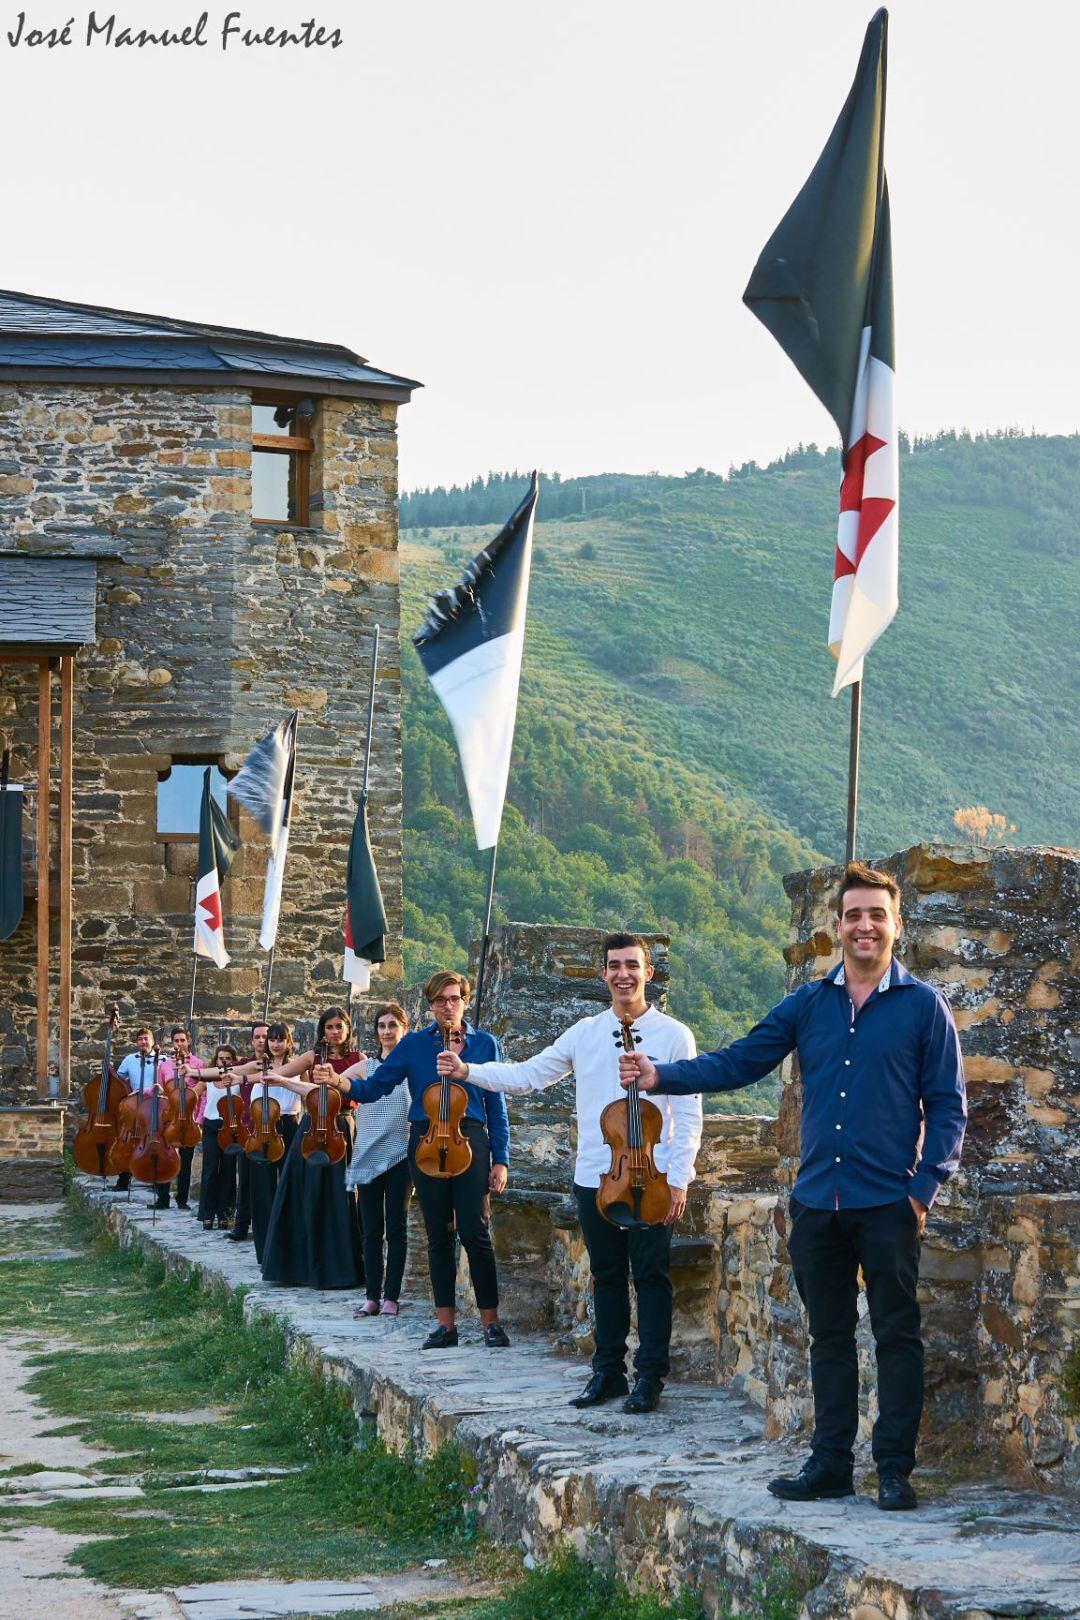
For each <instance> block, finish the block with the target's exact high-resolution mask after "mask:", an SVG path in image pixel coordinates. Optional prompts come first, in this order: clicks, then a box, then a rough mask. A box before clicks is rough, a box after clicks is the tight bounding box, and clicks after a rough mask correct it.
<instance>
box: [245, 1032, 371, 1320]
mask: <svg viewBox="0 0 1080 1620" xmlns="http://www.w3.org/2000/svg"><path fill="white" fill-rule="evenodd" d="M323 1041H325V1042H326V1047H327V1062H328V1063H329V1064H330V1065H331V1067H332V1068H333V1069H334V1071H335V1073H338V1074H340V1073H341V1072H342V1071H343V1070H344V1069H348V1068H350V1067H351V1065H352V1064H354V1063H358V1062H359V1061H360V1057H361V1055H362V1054H361V1053H359V1052H357V1051H354V1050H353V1047H352V1025H351V1023H350V1021H349V1015H348V1013H346V1012H345V1011H344V1010H343V1009H342V1008H341V1007H328V1008H327V1009H326V1011H325V1012H324V1013H323V1014H322V1016H321V1018H320V1019H319V1025H318V1030H317V1032H316V1036H315V1048H314V1050H312V1051H310V1052H304V1053H302V1054H301V1055H300V1056H299V1057H295V1058H291V1059H290V1060H289V1061H288V1062H287V1063H283V1064H282V1065H281V1066H280V1068H275V1070H274V1071H273V1079H274V1081H275V1083H277V1084H282V1083H284V1084H285V1085H286V1086H287V1087H288V1089H290V1090H295V1091H296V1092H298V1093H299V1094H300V1095H302V1096H306V1095H307V1093H308V1092H310V1091H313V1090H315V1089H316V1088H315V1086H314V1085H313V1084H312V1082H311V1080H310V1079H309V1078H308V1076H309V1075H310V1073H311V1071H312V1069H313V1068H314V1066H315V1064H316V1062H317V1061H318V1054H319V1048H320V1047H321V1044H322V1042H323ZM338 1124H339V1125H340V1127H341V1131H342V1134H343V1135H344V1137H345V1145H346V1156H345V1158H343V1159H339V1160H338V1162H337V1163H336V1164H331V1163H330V1162H329V1160H328V1159H327V1158H326V1157H325V1155H324V1154H322V1153H314V1154H312V1156H311V1157H310V1158H309V1159H305V1158H304V1156H303V1153H302V1152H301V1143H302V1142H303V1139H304V1137H305V1135H306V1134H307V1132H308V1130H309V1129H310V1127H311V1121H310V1120H309V1119H308V1118H307V1116H306V1114H305V1115H304V1116H303V1117H302V1119H301V1124H300V1129H299V1130H298V1131H297V1133H296V1135H295V1137H294V1138H293V1143H292V1146H291V1148H290V1149H289V1152H288V1154H287V1155H286V1157H285V1159H284V1161H283V1168H282V1172H281V1178H280V1180H279V1181H278V1186H277V1192H276V1194H275V1195H274V1203H273V1207H272V1209H271V1211H270V1219H269V1221H268V1223H267V1228H266V1238H265V1241H264V1243H263V1253H262V1274H263V1276H264V1278H265V1279H266V1281H267V1282H273V1283H281V1284H282V1285H284V1286H286V1287H290V1288H357V1287H359V1286H360V1284H361V1283H362V1282H363V1280H364V1270H363V1258H362V1252H361V1244H360V1229H359V1220H358V1217H357V1213H356V1207H357V1206H356V1198H355V1195H350V1194H349V1193H348V1191H347V1190H346V1186H345V1171H346V1167H347V1164H348V1159H349V1156H350V1155H351V1152H352V1143H353V1135H354V1131H355V1127H354V1124H353V1110H352V1109H346V1108H343V1109H342V1110H341V1112H340V1114H339V1115H338Z"/></svg>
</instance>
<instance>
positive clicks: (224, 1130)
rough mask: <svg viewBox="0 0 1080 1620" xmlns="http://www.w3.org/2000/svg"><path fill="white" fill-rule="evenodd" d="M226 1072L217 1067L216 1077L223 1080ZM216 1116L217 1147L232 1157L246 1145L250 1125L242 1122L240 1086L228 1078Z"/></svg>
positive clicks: (242, 1106) (226, 1070) (242, 1108)
mask: <svg viewBox="0 0 1080 1620" xmlns="http://www.w3.org/2000/svg"><path fill="white" fill-rule="evenodd" d="M228 1072H229V1071H228V1069H219V1070H218V1071H217V1076H218V1079H219V1080H224V1079H225V1076H226V1075H227V1074H228ZM218 1118H219V1120H220V1124H219V1125H218V1133H217V1139H218V1147H219V1148H220V1149H221V1151H222V1153H227V1154H228V1155H229V1157H230V1158H231V1159H234V1158H235V1157H236V1155H237V1154H238V1153H243V1151H244V1149H245V1148H246V1147H247V1142H248V1137H249V1136H250V1135H251V1127H250V1126H248V1125H245V1124H244V1099H243V1097H242V1096H241V1095H240V1088H239V1086H235V1085H233V1084H232V1083H231V1082H230V1081H228V1080H226V1081H225V1095H224V1097H222V1098H221V1099H220V1101H219V1102H218Z"/></svg>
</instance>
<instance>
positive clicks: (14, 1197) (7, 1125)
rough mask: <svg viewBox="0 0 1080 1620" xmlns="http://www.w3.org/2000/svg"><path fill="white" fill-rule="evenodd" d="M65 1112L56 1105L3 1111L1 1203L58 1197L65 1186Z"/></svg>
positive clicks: (0, 1130) (0, 1131) (0, 1118)
mask: <svg viewBox="0 0 1080 1620" xmlns="http://www.w3.org/2000/svg"><path fill="white" fill-rule="evenodd" d="M64 1122H65V1110H64V1109H63V1108H60V1107H59V1106H58V1105H57V1104H55V1103H40V1104H38V1105H36V1106H35V1105H34V1104H29V1105H27V1106H26V1107H16V1108H0V1202H2V1203H11V1204H19V1203H39V1202H42V1201H44V1200H47V1199H50V1198H58V1197H59V1196H60V1194H61V1192H62V1190H63V1183H64Z"/></svg>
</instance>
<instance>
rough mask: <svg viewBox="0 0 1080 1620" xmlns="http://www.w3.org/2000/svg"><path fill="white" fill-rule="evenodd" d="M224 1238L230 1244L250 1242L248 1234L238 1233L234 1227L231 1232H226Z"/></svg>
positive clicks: (249, 1234)
mask: <svg viewBox="0 0 1080 1620" xmlns="http://www.w3.org/2000/svg"><path fill="white" fill-rule="evenodd" d="M225 1236H226V1237H227V1238H228V1239H229V1241H230V1242H231V1243H248V1242H250V1241H251V1233H250V1232H238V1231H237V1230H236V1227H235V1226H234V1227H233V1229H232V1231H231V1232H226V1234H225Z"/></svg>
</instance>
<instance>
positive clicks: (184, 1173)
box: [176, 1147, 195, 1204]
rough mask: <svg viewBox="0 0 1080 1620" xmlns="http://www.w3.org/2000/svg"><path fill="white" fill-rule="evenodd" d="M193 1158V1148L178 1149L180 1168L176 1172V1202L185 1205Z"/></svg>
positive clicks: (189, 1186)
mask: <svg viewBox="0 0 1080 1620" xmlns="http://www.w3.org/2000/svg"><path fill="white" fill-rule="evenodd" d="M194 1157H195V1149H194V1148H193V1147H189V1148H181V1149H180V1168H179V1170H178V1171H177V1172H176V1202H177V1203H178V1204H186V1203H187V1201H188V1194H189V1193H190V1191H191V1161H192V1160H193V1159H194Z"/></svg>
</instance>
